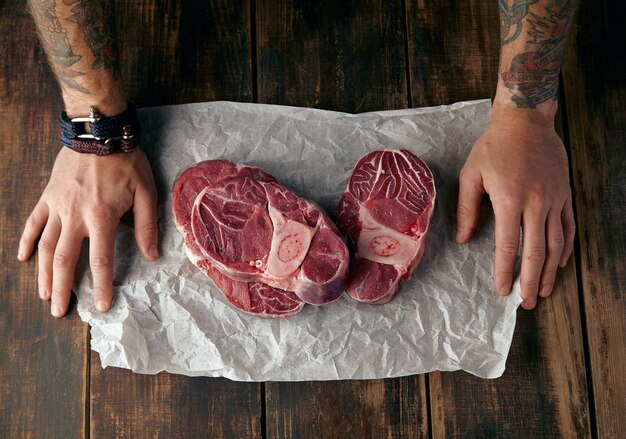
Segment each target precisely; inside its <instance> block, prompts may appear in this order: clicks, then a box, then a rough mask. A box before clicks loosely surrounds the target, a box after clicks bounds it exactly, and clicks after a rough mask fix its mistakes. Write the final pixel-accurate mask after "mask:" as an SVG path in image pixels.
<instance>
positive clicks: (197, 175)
mask: <svg viewBox="0 0 626 439" xmlns="http://www.w3.org/2000/svg"><path fill="white" fill-rule="evenodd" d="M246 177H247V178H255V179H258V180H260V181H268V182H269V181H275V180H274V177H272V176H271V175H269V174H267V173H266V172H264V171H263V170H261V169H259V168H255V167H251V166H240V165H239V166H238V165H235V164H234V163H231V162H228V161H224V160H209V161H204V162H200V163H198V164H196V165H194V166H192V167H190V168H188V169H187V170H186V171H185V172H183V173H182V174H181V175H180V177H179V178H178V179H177V180H176V183H175V184H174V188H173V190H172V210H173V213H174V221H175V223H176V227H177V228H178V229H179V230H180V231H181V233H182V234H183V236H184V242H185V251H186V253H187V256H188V257H189V259H190V260H191V261H192V262H193V263H194V264H195V265H196V266H197V267H198V268H200V269H201V270H202V271H203V272H204V273H205V274H206V275H207V276H209V277H210V278H211V279H212V280H213V282H214V283H215V285H216V286H217V287H218V288H219V290H220V291H221V292H222V293H223V294H224V297H226V299H227V300H228V301H229V302H230V303H232V304H233V305H234V306H235V307H236V308H238V309H240V310H242V311H244V312H247V313H249V314H254V315H257V316H261V317H286V316H290V315H293V314H295V313H297V312H298V311H300V310H301V309H302V307H303V306H304V302H303V301H301V300H300V299H299V298H298V297H297V296H296V295H295V294H294V293H292V292H290V291H284V290H280V289H278V288H273V287H270V286H269V285H265V284H263V283H260V282H237V281H233V280H232V279H229V278H228V277H226V276H224V275H223V274H222V273H221V272H220V271H219V270H217V269H216V268H215V267H214V266H213V265H211V263H210V262H209V261H207V260H206V259H205V258H203V257H202V256H201V254H202V251H201V250H200V248H199V247H198V246H197V243H196V241H195V239H194V238H193V233H192V230H191V210H192V208H193V205H194V201H195V199H196V197H197V196H198V194H199V193H200V192H202V190H203V189H204V188H205V187H207V186H208V185H210V184H212V183H215V182H218V181H221V180H224V179H227V178H246Z"/></svg>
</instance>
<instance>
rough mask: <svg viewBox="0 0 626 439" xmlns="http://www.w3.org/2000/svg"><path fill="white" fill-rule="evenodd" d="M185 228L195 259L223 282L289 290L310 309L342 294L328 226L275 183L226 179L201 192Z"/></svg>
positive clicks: (337, 253)
mask: <svg viewBox="0 0 626 439" xmlns="http://www.w3.org/2000/svg"><path fill="white" fill-rule="evenodd" d="M191 229H192V232H193V238H194V239H195V241H196V243H197V246H198V247H199V248H200V249H201V254H200V255H199V256H201V257H203V258H205V259H206V260H208V261H209V262H210V263H211V264H212V265H213V266H215V267H216V268H217V269H218V270H219V271H220V272H221V273H222V274H224V275H225V276H227V277H229V278H230V279H233V280H236V281H242V282H255V281H256V282H262V283H265V284H267V285H270V286H272V287H275V288H280V289H283V290H287V291H293V292H294V293H295V294H296V295H297V296H298V297H299V298H300V299H301V300H303V301H304V302H306V303H310V304H313V305H322V304H325V303H328V302H331V301H333V300H335V299H337V298H338V297H339V296H340V295H341V294H342V292H343V289H344V286H345V283H346V281H347V277H348V268H349V253H348V249H347V247H346V245H345V243H344V241H343V239H342V238H341V236H340V235H339V232H338V230H337V228H336V226H335V224H334V223H333V222H332V221H331V220H330V218H329V217H328V216H327V215H326V213H325V212H324V211H323V210H322V208H321V207H320V206H318V205H317V204H316V203H314V202H312V201H310V200H307V199H304V198H300V197H297V196H296V195H294V194H293V193H292V192H291V191H290V190H289V189H287V188H286V187H284V186H282V185H281V184H279V183H277V182H275V181H263V180H261V179H255V178H230V179H226V180H221V181H219V182H216V183H213V184H211V185H209V186H207V187H205V188H204V189H203V190H202V192H200V194H199V195H198V196H197V197H196V199H195V202H194V205H193V208H192V212H191Z"/></svg>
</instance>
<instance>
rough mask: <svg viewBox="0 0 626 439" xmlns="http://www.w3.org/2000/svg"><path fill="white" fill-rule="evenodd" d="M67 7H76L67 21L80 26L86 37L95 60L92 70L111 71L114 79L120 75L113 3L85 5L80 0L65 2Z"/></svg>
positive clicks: (100, 2) (104, 0)
mask: <svg viewBox="0 0 626 439" xmlns="http://www.w3.org/2000/svg"><path fill="white" fill-rule="evenodd" d="M63 1H64V3H65V4H66V5H73V4H75V6H74V7H73V8H72V13H73V15H71V16H70V17H68V18H67V19H68V20H69V21H72V22H74V23H76V24H78V28H79V29H80V30H81V32H82V33H83V35H84V37H85V43H87V46H89V48H90V49H91V51H92V53H93V55H94V57H95V60H94V62H93V64H92V65H91V68H93V69H94V70H95V69H100V68H103V69H105V70H108V69H111V70H112V72H113V78H114V79H118V78H119V75H120V63H119V55H118V49H117V43H116V41H115V13H114V9H113V5H112V2H110V1H107V0H101V1H91V2H87V4H84V3H83V2H81V1H80V0H63Z"/></svg>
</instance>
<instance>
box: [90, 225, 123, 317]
mask: <svg viewBox="0 0 626 439" xmlns="http://www.w3.org/2000/svg"><path fill="white" fill-rule="evenodd" d="M116 228H117V224H114V225H113V226H107V227H106V228H95V227H94V228H93V229H92V230H91V231H90V233H89V265H90V267H91V274H92V275H93V298H94V302H95V304H96V309H97V310H98V311H100V312H106V311H107V310H108V309H109V308H110V307H111V300H112V298H113V257H114V252H115V229H116Z"/></svg>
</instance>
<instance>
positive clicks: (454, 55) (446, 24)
mask: <svg viewBox="0 0 626 439" xmlns="http://www.w3.org/2000/svg"><path fill="white" fill-rule="evenodd" d="M406 3H407V8H406V9H407V25H408V26H407V28H408V38H407V40H408V54H409V57H408V62H409V69H410V72H411V76H410V84H411V91H412V93H411V95H412V98H413V102H412V103H413V106H414V107H423V106H430V105H444V104H451V103H453V102H456V101H462V100H471V99H483V98H490V97H493V96H494V94H495V91H496V84H497V80H498V76H497V75H498V52H499V48H500V33H499V26H500V24H499V18H498V7H497V4H496V3H497V2H485V1H480V0H468V1H464V2H458V1H456V0H438V1H428V0H406Z"/></svg>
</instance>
